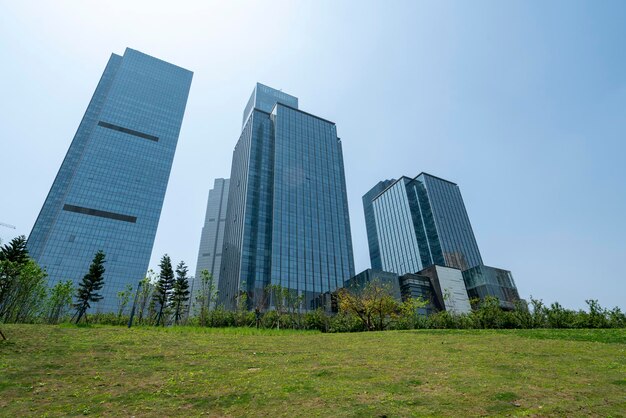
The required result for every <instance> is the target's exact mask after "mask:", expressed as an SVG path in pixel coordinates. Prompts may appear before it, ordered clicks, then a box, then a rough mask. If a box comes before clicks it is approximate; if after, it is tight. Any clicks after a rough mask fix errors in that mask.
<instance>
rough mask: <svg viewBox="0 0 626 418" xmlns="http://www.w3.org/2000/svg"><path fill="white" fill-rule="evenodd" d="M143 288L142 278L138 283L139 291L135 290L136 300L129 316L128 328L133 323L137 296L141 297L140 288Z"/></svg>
mask: <svg viewBox="0 0 626 418" xmlns="http://www.w3.org/2000/svg"><path fill="white" fill-rule="evenodd" d="M140 288H141V280H140V281H139V284H137V291H136V292H135V300H134V301H133V309H131V310H130V318H128V328H130V327H131V326H132V325H133V318H134V317H135V306H136V305H137V298H138V297H139V289H140Z"/></svg>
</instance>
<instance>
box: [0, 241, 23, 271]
mask: <svg viewBox="0 0 626 418" xmlns="http://www.w3.org/2000/svg"><path fill="white" fill-rule="evenodd" d="M28 259H29V257H28V250H27V249H26V237H25V236H24V235H20V236H19V237H15V238H13V239H12V240H11V242H10V243H8V244H6V245H3V246H2V247H0V261H5V260H6V261H10V262H12V263H17V264H18V265H23V264H25V263H26V262H27V261H28Z"/></svg>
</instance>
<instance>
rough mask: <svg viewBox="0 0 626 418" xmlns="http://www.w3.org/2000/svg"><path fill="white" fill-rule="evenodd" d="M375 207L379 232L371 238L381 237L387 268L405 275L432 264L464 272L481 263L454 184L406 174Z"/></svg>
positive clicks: (381, 196) (382, 254) (381, 194)
mask: <svg viewBox="0 0 626 418" xmlns="http://www.w3.org/2000/svg"><path fill="white" fill-rule="evenodd" d="M364 201H365V198H364ZM372 206H373V212H374V219H375V225H376V235H375V236H372V235H370V234H368V240H370V241H371V240H377V241H378V245H379V251H380V257H381V261H382V269H383V270H386V271H392V272H394V273H397V274H405V273H415V272H417V271H420V270H422V269H424V268H426V267H428V266H431V265H434V264H437V265H441V266H446V267H452V268H457V269H460V270H466V269H468V268H470V267H473V266H476V265H479V264H482V259H481V256H480V252H479V250H478V245H477V244H476V239H475V238H474V233H473V232H472V227H471V225H470V222H469V218H468V216H467V212H466V210H465V206H464V204H463V199H462V197H461V192H460V190H459V187H458V186H457V185H456V184H454V183H452V182H449V181H447V180H443V179H440V178H438V177H435V176H432V175H429V174H426V173H422V174H420V175H418V176H417V177H415V178H414V179H411V178H408V177H402V178H400V179H399V180H397V181H396V182H395V183H392V184H391V185H390V186H388V187H387V188H386V189H385V190H384V191H382V192H381V193H380V194H378V196H376V197H374V198H373V201H372ZM373 262H374V261H373Z"/></svg>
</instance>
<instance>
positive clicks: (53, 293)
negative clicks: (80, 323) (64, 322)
mask: <svg viewBox="0 0 626 418" xmlns="http://www.w3.org/2000/svg"><path fill="white" fill-rule="evenodd" d="M73 294H74V283H72V281H71V280H66V281H64V282H58V283H56V284H55V285H54V287H52V289H51V290H50V297H49V298H48V323H49V324H56V323H58V322H59V320H60V319H61V318H63V317H64V316H65V315H67V313H68V310H69V308H70V307H71V306H72V295H73Z"/></svg>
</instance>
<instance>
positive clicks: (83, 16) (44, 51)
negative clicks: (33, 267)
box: [0, 0, 626, 309]
mask: <svg viewBox="0 0 626 418" xmlns="http://www.w3.org/2000/svg"><path fill="white" fill-rule="evenodd" d="M0 4H1V10H2V12H1V13H0V62H1V65H0V93H1V94H0V122H1V126H2V131H1V132H2V133H1V134H0V164H1V168H2V172H1V175H0V190H1V193H0V203H1V204H0V222H5V223H10V224H14V225H16V226H17V231H12V230H9V229H6V228H0V238H2V239H3V240H7V239H8V238H10V237H11V236H12V235H13V233H14V232H17V233H22V234H28V233H29V232H30V229H31V228H32V225H33V223H34V222H35V219H36V217H37V214H38V213H39V210H40V208H41V205H42V204H43V201H44V199H45V197H46V194H47V192H48V189H49V188H50V185H51V184H52V181H53V179H54V176H55V174H56V172H57V170H58V168H59V166H60V164H61V161H62V159H63V157H64V155H65V152H66V151H67V148H68V146H69V144H70V142H71V140H72V137H73V135H74V132H75V131H76V128H77V127H78V123H79V122H80V119H81V117H82V115H83V112H84V111H85V109H86V107H87V104H88V102H89V99H90V97H91V95H92V93H93V91H94V88H95V86H96V84H97V82H98V79H99V77H100V75H101V73H102V71H103V69H104V66H105V64H106V62H107V60H108V57H109V54H110V53H112V52H115V53H118V54H121V53H123V52H124V48H125V47H127V46H128V47H131V48H134V49H138V50H140V51H142V52H145V53H148V54H151V55H154V56H156V57H158V58H161V59H164V60H167V61H169V62H172V63H175V64H177V65H180V66H183V67H185V68H188V69H190V70H192V71H194V73H195V75H194V81H193V84H192V88H191V94H190V98H189V102H188V104H187V113H186V116H185V120H184V122H183V129H182V132H181V135H180V139H179V144H178V150H177V154H176V157H175V160H174V166H173V169H172V174H171V177H170V183H169V187H168V192H167V195H166V198H165V204H164V207H163V212H162V216H161V221H160V225H159V231H158V233H157V239H156V242H155V247H154V252H153V256H152V261H151V266H153V267H155V266H156V265H157V264H158V263H157V261H158V259H159V258H160V256H161V255H162V254H163V253H165V252H167V253H169V254H170V255H171V256H172V258H173V260H174V261H176V262H177V261H178V260H180V259H184V260H185V261H186V262H187V263H188V264H190V266H191V270H193V269H194V268H195V262H196V256H197V248H198V243H199V238H200V229H201V226H202V222H203V217H204V210H205V205H206V198H207V193H208V189H209V188H210V186H211V185H212V183H213V179H214V178H215V177H228V176H229V175H230V160H231V155H232V149H233V147H234V145H235V142H236V141H237V139H238V137H239V133H240V128H241V113H242V111H243V108H244V106H245V104H246V101H247V99H248V97H249V95H250V92H251V90H252V88H253V87H254V83H255V82H257V81H259V82H262V83H264V84H267V85H270V86H272V87H275V88H280V89H283V90H284V91H285V92H288V93H290V94H293V95H295V96H297V97H298V98H299V99H300V107H301V109H303V110H305V111H308V112H311V113H314V114H317V115H319V116H321V117H324V118H327V119H330V120H333V121H335V122H336V123H337V129H338V133H339V136H340V137H341V138H342V141H343V147H344V157H345V168H346V177H347V186H348V203H349V205H350V213H351V223H352V231H353V243H354V248H355V262H356V268H357V271H360V270H363V269H365V268H367V267H369V257H368V251H367V243H366V235H365V226H364V220H363V214H362V213H363V209H362V206H361V196H362V195H363V194H364V193H365V192H366V191H367V190H369V188H370V187H371V186H372V185H374V184H375V183H376V182H377V181H379V180H381V179H385V178H392V177H398V176H400V175H407V176H414V175H416V174H418V173H419V172H421V171H427V172H430V173H432V174H435V175H437V176H440V177H444V178H446V179H449V180H452V181H454V182H456V183H457V184H459V186H460V187H461V191H462V194H463V197H464V199H465V204H466V206H467V210H468V212H469V216H470V220H471V221H472V224H473V227H474V232H475V234H476V237H477V240H478V244H479V246H480V249H481V252H482V255H483V259H484V261H485V263H486V264H489V265H493V266H497V267H503V268H507V269H510V270H512V271H513V274H514V277H515V280H516V282H517V285H518V287H519V290H520V293H521V294H522V296H523V297H528V296H530V295H532V296H534V297H538V298H541V299H543V300H544V301H545V302H553V301H555V300H558V301H560V302H561V303H562V304H564V305H566V306H568V307H572V308H582V307H584V306H585V304H584V300H585V299H588V298H596V299H599V300H600V303H601V304H603V305H607V306H615V305H619V306H621V307H622V309H625V308H626V271H625V265H624V263H623V262H624V261H625V260H626V238H625V237H626V218H625V215H626V187H625V182H626V164H625V163H624V160H625V158H626V145H625V144H626V44H625V41H626V2H623V1H601V2H596V1H588V2H578V1H569V0H568V1H550V2H545V1H524V2H521V1H519V2H518V1H506V2H503V1H488V2H487V1H473V2H469V1H459V2H440V1H431V2H425V1H406V2H402V1H393V2H390V1H384V2H383V1H381V2H369V1H353V2H349V1H345V2H344V1H341V2H339V1H298V2H292V1H289V2H280V1H272V2H250V3H248V2H243V1H241V2H240V1H232V2H231V1H228V2H215V3H210V2H197V3H193V2H179V3H177V4H174V3H173V2H154V1H132V2H129V1H106V2H84V1H54V2H52V1H50V2H42V1H12V2H9V1H1V2H0Z"/></svg>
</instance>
